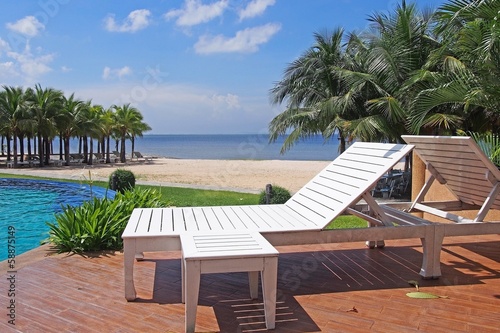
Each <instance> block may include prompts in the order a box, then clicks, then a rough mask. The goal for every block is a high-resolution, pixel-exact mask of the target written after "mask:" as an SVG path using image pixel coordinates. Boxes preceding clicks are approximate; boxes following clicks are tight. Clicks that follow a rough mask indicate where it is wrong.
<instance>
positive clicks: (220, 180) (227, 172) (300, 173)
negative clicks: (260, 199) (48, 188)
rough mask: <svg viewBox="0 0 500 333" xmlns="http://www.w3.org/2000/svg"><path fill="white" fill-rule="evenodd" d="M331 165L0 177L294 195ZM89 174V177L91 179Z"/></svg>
mask: <svg viewBox="0 0 500 333" xmlns="http://www.w3.org/2000/svg"><path fill="white" fill-rule="evenodd" d="M328 163H329V161H284V160H259V161H255V160H202V159H167V158H158V159H154V160H153V161H152V162H151V163H146V162H129V163H126V164H123V163H115V164H95V165H92V166H89V165H74V166H69V167H66V166H64V167H57V166H50V167H44V168H39V167H33V168H28V167H22V168H17V169H8V168H2V169H0V173H11V174H25V175H31V176H39V177H46V178H61V179H77V180H82V181H88V179H89V177H90V178H92V179H93V180H107V179H108V178H109V175H110V174H111V173H112V172H113V171H114V170H116V169H118V168H120V169H126V170H130V171H132V172H133V173H134V175H135V177H136V181H137V183H139V184H151V185H162V186H180V187H195V188H205V189H222V190H230V191H238V192H251V193H258V192H259V191H261V190H263V189H264V188H265V186H266V184H273V185H279V186H282V187H285V188H287V189H288V190H290V191H291V192H295V191H297V190H298V189H300V188H301V187H302V186H303V185H304V184H305V183H307V182H308V181H309V180H310V179H311V178H312V177H313V176H314V175H316V174H317V173H318V172H319V171H321V170H322V169H323V168H324V167H326V166H327V165H328ZM89 173H90V175H89Z"/></svg>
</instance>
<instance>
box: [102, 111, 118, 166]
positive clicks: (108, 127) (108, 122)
mask: <svg viewBox="0 0 500 333" xmlns="http://www.w3.org/2000/svg"><path fill="white" fill-rule="evenodd" d="M101 126H102V134H103V136H104V137H103V140H104V143H105V144H104V149H103V153H104V154H105V156H106V163H111V158H110V153H111V151H110V140H111V135H112V134H113V131H114V128H115V123H114V114H113V111H112V110H111V109H107V110H105V111H104V112H103V113H102V114H101Z"/></svg>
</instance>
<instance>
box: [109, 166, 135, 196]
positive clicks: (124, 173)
mask: <svg viewBox="0 0 500 333" xmlns="http://www.w3.org/2000/svg"><path fill="white" fill-rule="evenodd" d="M113 177H115V178H116V188H113ZM134 187H135V176H134V173H133V172H132V171H129V170H125V169H116V170H115V171H114V172H113V173H112V174H111V175H110V176H109V188H110V189H113V190H115V191H117V192H120V193H124V192H125V191H127V190H131V189H133V188H134Z"/></svg>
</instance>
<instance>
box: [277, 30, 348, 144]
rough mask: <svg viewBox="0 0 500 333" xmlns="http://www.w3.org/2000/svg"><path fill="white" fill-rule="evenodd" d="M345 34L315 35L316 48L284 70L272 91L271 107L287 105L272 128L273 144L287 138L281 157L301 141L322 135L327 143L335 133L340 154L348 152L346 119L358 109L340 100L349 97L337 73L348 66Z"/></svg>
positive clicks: (339, 32)
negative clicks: (346, 95) (346, 150)
mask: <svg viewBox="0 0 500 333" xmlns="http://www.w3.org/2000/svg"><path fill="white" fill-rule="evenodd" d="M343 33H344V31H343V29H337V30H335V31H334V32H333V33H331V34H330V33H323V34H320V33H315V34H314V37H315V44H314V45H313V46H312V47H311V48H309V49H308V50H307V51H306V52H304V54H303V55H302V56H301V57H299V59H297V60H295V61H294V62H292V63H291V64H290V65H289V66H288V67H287V68H286V69H285V74H284V77H283V79H282V80H281V81H279V82H277V83H276V84H275V86H274V87H273V88H272V89H271V92H270V93H271V100H272V103H274V104H282V103H284V102H286V103H287V105H286V109H285V110H284V111H283V112H282V113H280V114H279V115H278V116H276V117H274V119H273V120H272V121H271V123H270V124H269V132H270V141H271V142H274V141H276V140H277V139H278V137H279V136H280V135H287V138H286V139H285V142H284V143H283V146H282V149H281V153H284V152H285V151H286V150H288V149H289V148H290V147H291V146H292V145H293V144H294V143H295V142H297V141H298V140H300V139H302V138H307V137H309V136H311V135H314V134H322V135H323V136H324V137H325V140H327V139H330V138H331V137H332V136H333V134H334V133H338V137H339V140H340V142H341V144H340V151H341V152H342V151H344V150H345V147H346V145H345V142H346V141H345V140H346V137H347V133H348V131H347V130H346V124H347V123H348V122H347V118H348V117H349V116H352V115H353V114H355V113H356V108H355V105H354V104H353V103H352V101H350V100H349V101H347V102H346V100H345V99H341V98H338V96H341V95H344V94H345V93H346V87H345V85H344V84H343V82H342V81H341V80H340V79H339V77H338V75H337V74H336V71H335V68H337V67H343V66H345V65H346V62H345V59H344V50H343V48H342V36H343ZM290 130H291V132H290Z"/></svg>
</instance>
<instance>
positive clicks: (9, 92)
mask: <svg viewBox="0 0 500 333" xmlns="http://www.w3.org/2000/svg"><path fill="white" fill-rule="evenodd" d="M3 89H4V91H2V93H1V94H0V113H1V115H2V118H3V121H5V125H6V126H5V133H6V136H7V145H8V149H7V160H10V137H11V136H12V140H13V156H14V167H16V166H17V161H18V151H17V147H18V146H17V144H18V138H19V137H20V134H21V130H22V122H23V114H24V113H25V112H26V104H25V100H24V98H25V96H24V91H23V88H21V87H9V86H3ZM21 137H22V136H21Z"/></svg>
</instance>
